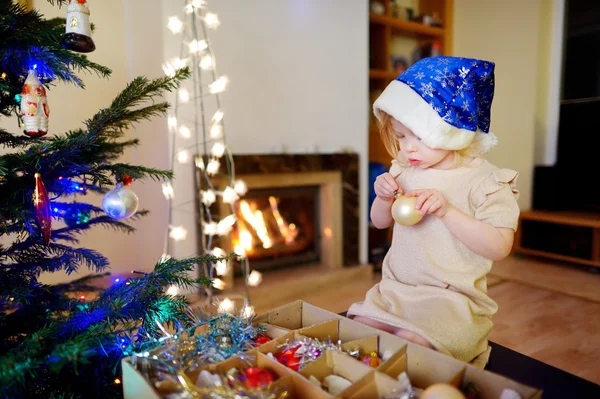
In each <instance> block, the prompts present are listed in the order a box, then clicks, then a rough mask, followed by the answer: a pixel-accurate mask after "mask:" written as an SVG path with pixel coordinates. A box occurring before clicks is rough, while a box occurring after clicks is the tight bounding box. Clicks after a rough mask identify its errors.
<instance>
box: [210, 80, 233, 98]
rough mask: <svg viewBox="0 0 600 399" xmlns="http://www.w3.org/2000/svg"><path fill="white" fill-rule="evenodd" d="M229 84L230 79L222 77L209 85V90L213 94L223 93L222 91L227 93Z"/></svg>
mask: <svg viewBox="0 0 600 399" xmlns="http://www.w3.org/2000/svg"><path fill="white" fill-rule="evenodd" d="M228 83H229V78H228V77H227V76H221V77H220V78H218V79H217V80H215V81H214V82H212V83H211V84H210V85H209V90H210V92H211V93H212V94H217V93H221V92H222V91H225V88H226V87H227V84H228Z"/></svg>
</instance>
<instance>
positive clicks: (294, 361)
mask: <svg viewBox="0 0 600 399" xmlns="http://www.w3.org/2000/svg"><path fill="white" fill-rule="evenodd" d="M285 365H286V366H287V367H289V368H291V369H292V370H294V371H298V370H300V358H298V357H293V358H291V359H288V361H287V363H286V364H285Z"/></svg>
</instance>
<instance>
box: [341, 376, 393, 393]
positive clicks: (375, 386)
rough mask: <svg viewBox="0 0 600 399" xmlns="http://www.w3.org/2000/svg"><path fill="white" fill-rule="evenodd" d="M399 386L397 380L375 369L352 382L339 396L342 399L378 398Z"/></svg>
mask: <svg viewBox="0 0 600 399" xmlns="http://www.w3.org/2000/svg"><path fill="white" fill-rule="evenodd" d="M401 387H402V385H401V384H400V382H399V381H398V380H396V379H394V378H392V377H390V376H388V375H386V374H384V373H381V372H379V371H375V372H373V373H370V374H368V375H366V376H365V377H364V378H362V379H361V380H360V381H358V382H356V383H355V384H353V385H352V386H351V387H350V388H348V389H347V390H345V391H344V392H343V393H342V394H341V395H340V396H341V397H342V398H344V399H379V398H381V397H382V396H384V395H387V394H389V393H391V392H392V391H393V390H394V389H400V388H401Z"/></svg>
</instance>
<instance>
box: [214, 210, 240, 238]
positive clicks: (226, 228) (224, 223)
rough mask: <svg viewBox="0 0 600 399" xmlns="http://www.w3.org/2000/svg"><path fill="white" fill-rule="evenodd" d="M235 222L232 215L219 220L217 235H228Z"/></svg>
mask: <svg viewBox="0 0 600 399" xmlns="http://www.w3.org/2000/svg"><path fill="white" fill-rule="evenodd" d="M235 220H236V219H235V216H234V215H229V216H226V217H224V218H223V219H221V221H219V223H218V224H217V234H218V235H220V236H224V235H226V234H229V232H230V231H231V229H232V227H233V225H234V224H235Z"/></svg>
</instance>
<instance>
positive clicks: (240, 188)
mask: <svg viewBox="0 0 600 399" xmlns="http://www.w3.org/2000/svg"><path fill="white" fill-rule="evenodd" d="M233 189H234V190H235V192H236V193H238V194H239V195H246V193H247V192H248V186H247V185H246V182H245V181H243V180H236V181H235V183H234V185H233Z"/></svg>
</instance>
